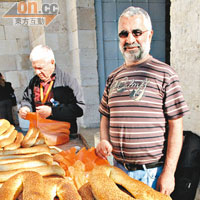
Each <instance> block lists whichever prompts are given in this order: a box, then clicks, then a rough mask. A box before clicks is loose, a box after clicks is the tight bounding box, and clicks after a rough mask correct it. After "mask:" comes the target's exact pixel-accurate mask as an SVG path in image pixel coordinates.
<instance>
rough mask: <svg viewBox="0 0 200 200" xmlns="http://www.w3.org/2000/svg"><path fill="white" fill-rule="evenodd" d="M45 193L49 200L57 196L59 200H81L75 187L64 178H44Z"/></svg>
mask: <svg viewBox="0 0 200 200" xmlns="http://www.w3.org/2000/svg"><path fill="white" fill-rule="evenodd" d="M44 183H45V191H48V193H47V196H48V199H49V200H54V198H55V197H56V196H57V197H58V198H59V200H81V197H80V195H79V194H78V191H77V190H76V188H75V186H74V185H73V184H72V183H71V182H69V181H67V179H64V178H53V177H47V178H44Z"/></svg>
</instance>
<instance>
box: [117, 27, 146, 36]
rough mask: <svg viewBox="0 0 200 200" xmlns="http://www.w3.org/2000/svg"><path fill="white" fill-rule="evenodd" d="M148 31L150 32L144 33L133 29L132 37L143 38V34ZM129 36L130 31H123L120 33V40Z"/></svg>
mask: <svg viewBox="0 0 200 200" xmlns="http://www.w3.org/2000/svg"><path fill="white" fill-rule="evenodd" d="M147 31H148V30H146V31H142V30H140V29H133V30H132V32H131V33H132V35H133V36H134V37H139V36H141V35H142V34H143V33H145V32H147ZM128 34H129V32H128V31H125V30H123V31H121V32H120V33H119V37H120V38H127V37H128Z"/></svg>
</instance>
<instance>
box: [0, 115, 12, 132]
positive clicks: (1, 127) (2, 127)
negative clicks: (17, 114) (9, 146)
mask: <svg viewBox="0 0 200 200" xmlns="http://www.w3.org/2000/svg"><path fill="white" fill-rule="evenodd" d="M9 127H10V122H9V121H8V120H6V119H0V135H1V134H3V133H4V132H5V131H6V130H7V129H8V128H9Z"/></svg>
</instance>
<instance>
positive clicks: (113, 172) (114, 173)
mask: <svg viewBox="0 0 200 200" xmlns="http://www.w3.org/2000/svg"><path fill="white" fill-rule="evenodd" d="M89 183H90V185H91V188H92V193H93V195H94V197H95V198H96V199H97V200H106V199H109V200H134V199H142V200H155V199H156V200H171V198H170V197H169V196H167V195H164V194H162V193H160V192H158V191H156V190H154V189H152V188H151V187H149V186H148V185H146V184H144V183H143V182H141V181H138V180H135V179H133V178H131V177H129V176H128V175H127V174H126V173H125V172H123V171H122V170H121V169H119V168H117V167H113V166H109V165H100V166H96V167H95V168H94V169H93V171H92V172H91V173H90V176H89ZM116 184H118V185H120V186H122V187H123V188H125V189H126V190H127V191H128V192H129V193H130V194H131V195H132V196H133V197H131V196H130V195H128V194H127V193H125V192H123V191H122V190H120V189H119V188H118V186H117V185H116Z"/></svg>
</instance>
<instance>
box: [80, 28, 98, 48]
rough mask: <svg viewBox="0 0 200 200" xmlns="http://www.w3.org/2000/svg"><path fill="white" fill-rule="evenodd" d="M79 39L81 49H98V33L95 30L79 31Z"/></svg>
mask: <svg viewBox="0 0 200 200" xmlns="http://www.w3.org/2000/svg"><path fill="white" fill-rule="evenodd" d="M78 38H79V48H80V49H87V48H92V49H95V48H96V31H95V30H79V31H78Z"/></svg>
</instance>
